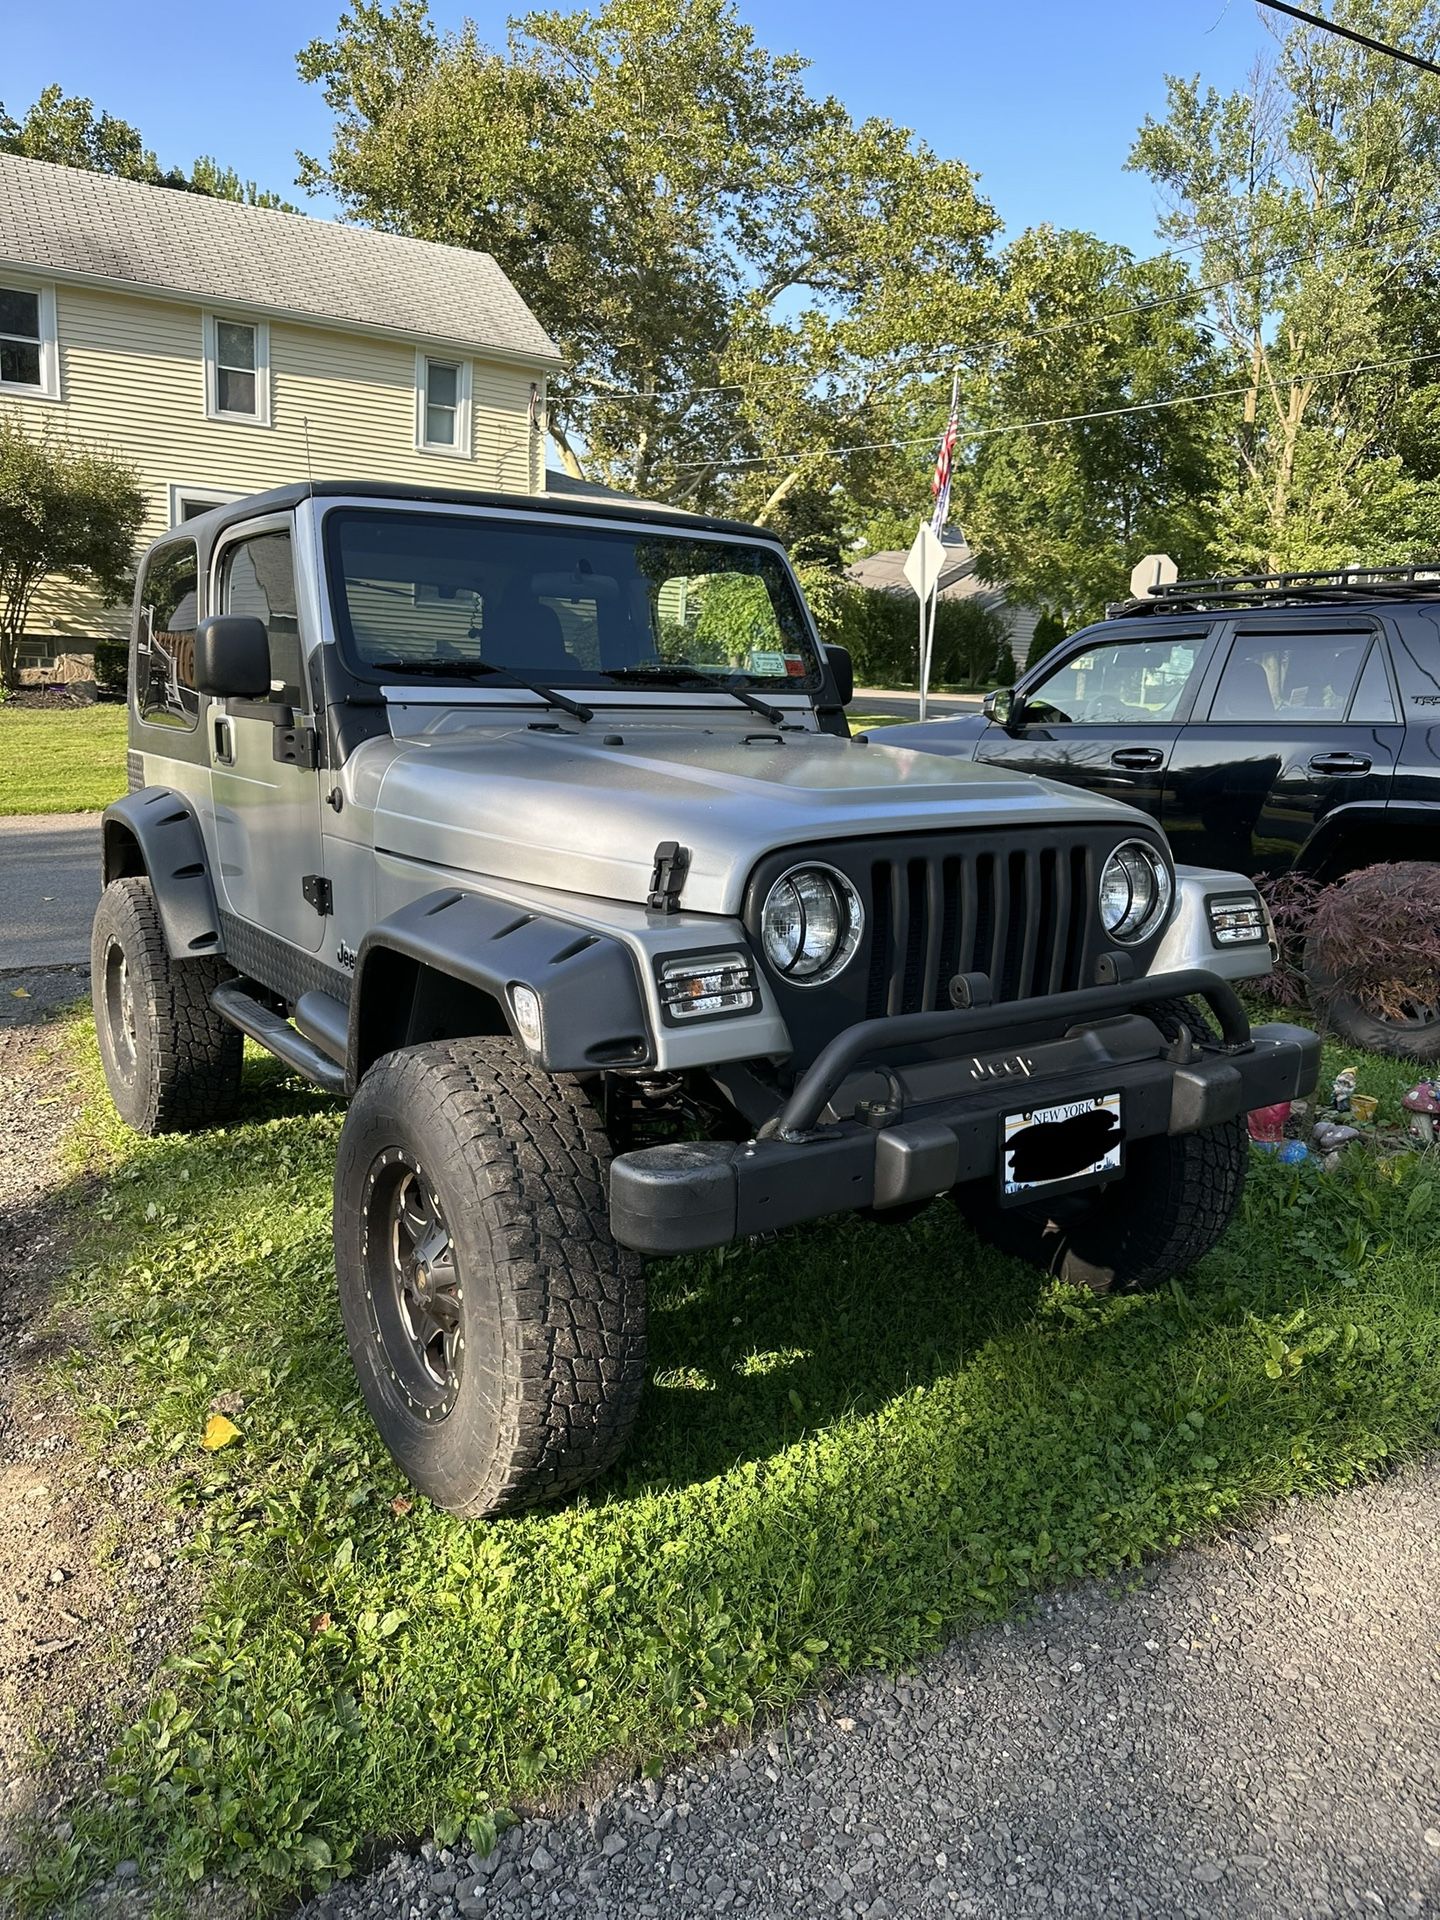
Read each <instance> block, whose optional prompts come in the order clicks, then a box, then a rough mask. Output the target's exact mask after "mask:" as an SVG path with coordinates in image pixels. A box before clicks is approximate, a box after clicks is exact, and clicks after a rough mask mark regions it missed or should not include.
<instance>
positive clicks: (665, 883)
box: [645, 840, 690, 913]
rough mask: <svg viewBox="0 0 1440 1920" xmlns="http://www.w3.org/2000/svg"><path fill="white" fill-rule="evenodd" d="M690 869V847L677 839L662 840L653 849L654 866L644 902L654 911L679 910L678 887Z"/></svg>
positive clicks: (676, 911)
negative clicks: (684, 845) (648, 890)
mask: <svg viewBox="0 0 1440 1920" xmlns="http://www.w3.org/2000/svg"><path fill="white" fill-rule="evenodd" d="M689 871H690V849H689V848H688V847H682V846H681V844H680V842H679V841H678V840H662V841H661V842H660V844H659V846H658V847H656V849H655V866H654V869H653V871H652V872H651V875H650V892H649V895H648V896H647V898H646V901H645V904H646V906H647V907H650V908H652V909H653V911H654V912H656V913H678V912H679V911H680V889H681V888H682V887H683V886H684V885H685V875H686V874H687V873H688V872H689Z"/></svg>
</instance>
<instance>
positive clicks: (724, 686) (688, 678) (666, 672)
mask: <svg viewBox="0 0 1440 1920" xmlns="http://www.w3.org/2000/svg"><path fill="white" fill-rule="evenodd" d="M606 671H607V674H608V676H609V678H610V679H612V680H627V681H629V683H630V684H631V685H632V686H636V687H643V686H645V685H647V684H648V685H650V686H656V687H666V686H671V687H679V686H691V687H708V688H709V689H710V691H711V692H712V693H728V694H729V695H730V698H731V699H732V700H738V701H739V702H740V704H741V706H742V707H749V708H750V710H751V712H752V713H758V714H762V715H763V716H764V717H765V719H767V720H768V721H769V722H770V724H771V726H772V727H784V726H789V725H790V724H791V723H790V722H789V721H788V720H787V719H786V717H785V715H784V713H783V712H782V711H781V709H780V708H779V707H772V706H771V705H770V704H769V703H768V702H767V701H764V700H762V699H760V698H759V696H758V695H756V694H753V693H746V692H745V690H744V688H743V687H732V686H731V685H730V683H729V681H728V680H720V679H718V678H717V677H716V676H715V675H714V674H711V673H702V672H701V671H700V669H699V668H698V667H610V668H607V669H606Z"/></svg>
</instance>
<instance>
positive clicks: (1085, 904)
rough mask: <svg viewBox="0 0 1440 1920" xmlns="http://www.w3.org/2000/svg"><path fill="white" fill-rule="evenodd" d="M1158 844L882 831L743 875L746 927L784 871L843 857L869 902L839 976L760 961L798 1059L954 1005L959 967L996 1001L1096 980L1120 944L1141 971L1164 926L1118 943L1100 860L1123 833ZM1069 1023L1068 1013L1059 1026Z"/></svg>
mask: <svg viewBox="0 0 1440 1920" xmlns="http://www.w3.org/2000/svg"><path fill="white" fill-rule="evenodd" d="M1129 839H1137V840H1138V839H1143V840H1148V841H1149V842H1150V843H1151V844H1152V845H1153V846H1155V847H1156V848H1157V849H1158V848H1160V847H1161V846H1162V845H1163V843H1162V842H1161V840H1160V836H1159V834H1158V833H1157V832H1155V831H1154V830H1153V829H1152V828H1150V827H1149V826H1148V824H1147V825H1144V826H1142V825H1140V824H1139V823H1138V822H1137V823H1136V825H1134V826H1131V827H1129V829H1128V831H1127V828H1126V823H1125V822H1123V821H1122V822H1118V823H1110V824H1103V823H1099V822H1096V821H1089V822H1085V821H1081V822H1077V823H1076V824H1074V825H1073V826H1072V825H1069V824H1068V823H1067V824H1065V825H1063V826H1062V825H1058V824H1056V823H1050V824H1048V825H1045V826H1034V827H1014V826H1007V827H990V828H983V827H981V828H975V829H972V830H971V831H970V832H968V833H908V834H886V835H884V836H883V837H879V836H877V837H875V838H872V839H869V840H838V841H836V840H832V841H822V842H819V843H817V844H815V845H812V846H799V847H797V846H791V847H786V848H783V849H777V851H775V852H774V853H770V854H767V855H766V856H765V857H764V859H762V860H761V861H760V862H759V863H758V865H757V866H756V868H755V870H754V872H753V873H752V874H751V876H750V884H749V886H748V888H747V889H746V896H745V925H746V928H747V930H748V931H749V934H750V938H751V942H752V944H753V946H754V949H755V951H756V953H757V954H760V953H762V951H763V950H762V948H761V944H760V937H759V936H760V910H761V907H762V905H763V904H764V900H765V895H766V893H767V892H768V890H769V889H770V887H772V886H773V885H774V883H775V881H776V880H777V879H778V878H779V877H780V875H781V874H782V873H784V872H785V871H786V870H787V869H788V868H790V867H794V866H802V865H804V864H806V863H807V862H809V861H812V860H814V861H819V862H821V863H822V864H824V865H827V866H832V867H838V868H839V869H840V871H841V872H842V873H844V874H846V875H848V877H849V878H850V879H851V880H852V881H853V882H854V884H855V887H856V889H857V891H858V892H859V894H860V898H861V900H862V901H863V902H864V906H865V933H864V937H863V938H862V940H861V943H860V948H859V951H858V952H857V953H856V955H855V958H854V959H853V960H852V961H851V963H850V964H849V966H847V967H846V968H845V969H844V971H843V972H842V973H840V974H838V975H837V976H836V978H835V979H834V980H830V981H827V982H826V983H825V984H824V985H823V986H819V987H808V988H807V987H803V986H796V985H795V984H794V982H793V981H787V980H783V979H781V978H780V977H779V976H778V975H776V974H775V973H774V972H773V970H772V969H770V968H769V967H768V966H765V963H764V961H763V959H762V961H761V964H762V966H765V972H766V975H767V978H768V979H769V983H770V988H771V991H772V992H773V993H774V995H775V999H776V1003H777V1005H778V1006H779V1008H780V1011H781V1013H782V1014H783V1015H784V1018H785V1023H786V1025H787V1027H788V1028H789V1031H790V1039H791V1043H792V1046H793V1049H794V1051H793V1053H792V1055H791V1060H790V1064H791V1066H793V1067H794V1068H797V1069H798V1068H800V1067H803V1066H804V1065H805V1064H806V1063H807V1062H808V1061H810V1060H813V1059H814V1057H815V1055H816V1054H817V1053H818V1052H819V1050H820V1048H821V1047H823V1046H824V1045H825V1043H826V1042H827V1041H828V1040H830V1039H833V1037H834V1036H835V1035H836V1034H837V1033H839V1032H841V1030H842V1029H843V1028H845V1027H848V1026H852V1025H853V1024H854V1023H855V1022H856V1021H857V1020H867V1019H875V1018H877V1017H879V1016H881V1015H884V1014H894V1013H923V1012H926V1011H929V1010H931V1009H934V1008H943V1007H948V1006H949V1005H950V994H949V987H950V981H951V980H952V979H953V977H954V976H955V975H956V974H957V973H983V974H986V975H988V976H989V979H990V982H991V985H992V987H993V989H994V993H995V997H996V999H997V1000H999V1001H1009V1000H1021V999H1026V998H1031V997H1033V996H1035V995H1038V994H1049V993H1069V992H1071V991H1073V990H1075V989H1077V988H1082V987H1091V986H1094V985H1095V978H1096V966H1097V963H1098V962H1099V960H1100V957H1101V955H1102V954H1105V953H1114V952H1119V951H1123V952H1124V953H1125V955H1126V957H1127V959H1128V960H1129V962H1130V964H1131V965H1132V966H1133V968H1134V970H1135V972H1136V973H1137V974H1142V973H1144V971H1145V969H1146V968H1147V967H1148V965H1149V964H1150V959H1151V956H1152V955H1153V953H1154V951H1155V947H1156V945H1157V944H1158V941H1159V938H1160V936H1159V932H1158V931H1157V932H1156V933H1154V934H1152V935H1151V936H1150V938H1149V939H1147V940H1144V941H1142V942H1141V943H1140V944H1139V945H1138V946H1132V947H1127V948H1124V949H1117V948H1116V946H1115V944H1114V942H1113V941H1111V940H1109V939H1107V937H1106V935H1105V931H1104V928H1103V927H1102V926H1101V924H1100V906H1099V901H1098V899H1097V897H1096V895H1097V889H1098V886H1099V881H1100V870H1101V868H1102V867H1103V866H1104V864H1105V861H1106V859H1107V858H1108V857H1109V854H1110V852H1111V850H1112V848H1114V847H1115V846H1116V845H1118V843H1119V842H1120V841H1121V840H1129ZM1062 1030H1063V1022H1062Z"/></svg>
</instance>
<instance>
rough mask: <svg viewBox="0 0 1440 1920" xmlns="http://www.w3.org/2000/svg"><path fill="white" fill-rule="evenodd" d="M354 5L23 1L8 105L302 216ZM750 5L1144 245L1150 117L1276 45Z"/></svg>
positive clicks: (1214, 28)
mask: <svg viewBox="0 0 1440 1920" xmlns="http://www.w3.org/2000/svg"><path fill="white" fill-rule="evenodd" d="M340 4H341V0H247V4H246V5H245V6H244V7H243V8H242V9H239V10H238V11H237V10H236V9H234V8H209V7H181V6H177V5H175V4H174V0H165V4H156V3H155V0H128V3H127V4H126V5H125V6H123V7H121V6H117V5H115V3H114V0H60V4H58V5H54V6H51V7H26V8H16V9H14V11H13V13H12V14H11V17H10V18H9V19H8V20H7V23H6V29H5V56H4V62H3V67H0V99H3V100H4V103H5V105H6V107H7V108H8V109H9V110H10V111H11V112H14V111H15V110H16V109H17V108H18V107H20V106H22V105H26V104H28V103H29V101H30V100H31V99H32V98H33V97H34V95H35V94H36V93H37V92H38V91H39V90H40V88H41V87H42V86H44V85H45V84H46V83H47V82H49V81H52V80H55V81H59V82H60V84H61V85H62V86H63V87H64V88H65V90H66V91H67V92H68V93H83V94H88V95H89V96H90V97H91V98H92V99H93V100H94V101H95V102H96V105H97V106H103V107H106V108H108V109H109V110H110V111H111V112H112V113H117V114H119V115H121V116H122V117H123V118H125V119H128V120H132V121H134V122H135V124H136V125H137V126H139V127H140V129H141V131H142V132H143V134H144V135H145V137H146V139H147V141H148V142H149V144H150V145H151V146H153V147H154V148H155V149H156V151H157V152H158V154H159V156H160V158H161V160H162V161H164V162H166V163H174V162H177V161H179V162H182V163H186V164H188V163H189V161H190V160H192V159H193V158H194V156H195V155H196V154H197V153H213V154H214V155H215V156H216V157H217V158H218V159H219V160H221V161H222V162H226V163H228V164H230V165H233V166H235V167H236V168H238V169H239V171H240V172H241V173H242V174H243V175H245V176H247V177H250V178H254V179H256V180H258V181H260V182H261V183H262V184H263V185H267V186H271V187H273V188H275V189H277V190H278V191H281V192H284V193H286V194H287V196H288V197H289V198H291V199H293V200H296V201H297V203H300V204H304V203H303V202H301V201H300V196H299V195H298V193H297V192H296V191H295V190H294V189H293V187H292V185H291V182H292V181H293V178H294V159H293V155H294V151H295V149H296V148H297V147H300V148H304V149H307V150H309V151H316V150H319V151H323V150H324V148H325V146H326V144H327V132H328V115H327V113H326V111H325V106H324V103H323V101H322V100H321V99H320V98H319V95H318V93H317V92H316V91H315V90H314V89H312V88H309V87H305V86H302V85H301V83H300V82H299V80H298V79H297V78H296V77H295V64H294V55H295V52H296V50H297V48H298V47H300V46H301V45H302V44H303V43H304V42H305V41H306V40H308V39H310V38H311V37H313V36H315V35H317V34H321V35H323V34H328V33H330V32H331V31H333V29H334V26H335V22H336V19H337V17H338V15H339V12H340ZM432 10H433V12H434V14H435V17H436V18H437V19H438V20H439V21H441V22H442V23H443V24H453V23H455V22H457V21H458V20H459V19H460V18H461V17H462V16H463V15H464V14H465V13H467V12H468V13H470V14H471V15H472V16H473V17H474V18H475V19H476V20H477V21H478V22H479V24H480V27H481V30H482V32H483V33H484V34H485V36H486V37H487V38H489V39H493V40H497V41H498V40H499V39H501V38H502V37H503V32H504V21H505V16H506V12H507V11H508V9H506V8H504V7H502V6H497V5H492V4H489V0H476V4H472V5H471V6H469V7H466V6H465V5H463V4H451V0H432ZM742 11H743V12H744V14H745V16H746V17H747V18H748V19H749V20H750V21H751V22H752V24H753V25H754V27H755V29H756V31H757V33H758V34H759V36H760V38H761V40H762V41H763V42H764V43H765V44H767V45H768V46H770V47H771V48H773V49H775V50H784V51H796V52H799V53H802V54H805V55H807V56H808V57H809V59H810V60H811V62H812V82H813V84H814V86H815V88H816V89H817V90H823V91H826V92H833V93H836V94H838V95H839V96H840V97H841V99H843V100H844V101H845V102H846V104H847V105H848V106H849V107H850V108H851V110H852V111H853V112H854V113H856V114H860V115H864V114H871V113H874V114H884V115H888V116H889V117H890V118H892V119H895V120H899V121H901V122H903V123H905V124H907V125H910V126H913V127H914V128H916V129H917V130H918V131H919V132H920V133H922V134H923V135H924V136H925V137H926V138H927V139H928V140H929V141H930V142H931V143H932V145H934V146H935V147H937V148H938V149H939V150H941V151H942V152H946V153H950V154H953V155H956V156H957V157H959V158H960V159H963V160H966V161H968V162H969V163H970V165H971V166H973V167H975V168H976V169H977V170H978V171H979V172H980V174H981V176H982V190H983V191H984V192H985V193H986V194H987V196H988V197H989V198H990V199H991V200H992V201H993V202H994V204H995V205H996V207H997V208H998V210H999V212H1000V215H1001V217H1002V219H1003V220H1004V221H1005V222H1006V224H1007V226H1008V227H1010V228H1011V229H1013V230H1018V229H1019V228H1022V227H1024V226H1026V225H1029V224H1031V223H1032V222H1035V221H1039V220H1050V221H1052V222H1054V223H1055V224H1057V225H1066V226H1078V227H1088V228H1090V229H1092V230H1093V231H1095V232H1098V233H1100V234H1102V235H1104V236H1105V237H1106V238H1108V239H1114V240H1120V241H1123V242H1125V243H1126V244H1128V245H1131V246H1134V247H1136V248H1141V249H1143V248H1145V247H1147V246H1149V245H1150V244H1151V243H1152V237H1153V211H1154V210H1153V204H1152V197H1151V192H1150V187H1149V184H1148V182H1146V181H1145V180H1143V179H1139V178H1136V177H1135V176H1133V175H1130V174H1126V173H1125V172H1124V171H1123V170H1122V169H1123V165H1124V160H1125V155H1126V153H1127V151H1128V149H1129V145H1130V141H1131V139H1132V137H1133V135H1134V132H1135V129H1136V127H1137V126H1138V125H1139V123H1140V121H1141V119H1142V118H1143V116H1144V115H1145V113H1146V112H1149V111H1157V110H1158V109H1159V108H1160V107H1161V106H1162V104H1163V100H1164V82H1163V76H1164V74H1165V73H1166V72H1167V71H1168V72H1178V73H1184V74H1192V73H1201V74H1203V75H1204V76H1205V77H1206V78H1207V79H1208V80H1211V81H1213V82H1214V83H1215V84H1216V85H1219V86H1222V87H1229V86H1234V85H1237V84H1239V83H1240V82H1241V81H1243V79H1244V77H1245V75H1246V73H1247V72H1248V70H1249V67H1250V65H1251V63H1252V61H1253V60H1254V58H1255V56H1256V54H1257V53H1258V52H1259V51H1261V49H1263V48H1266V47H1269V46H1270V45H1271V44H1272V42H1271V39H1270V36H1269V34H1268V32H1267V29H1266V28H1265V27H1264V26H1263V25H1262V24H1261V21H1260V19H1259V17H1258V14H1257V10H1256V8H1255V7H1254V5H1253V4H1251V0H1228V4H1227V0H1029V4H1020V3H1017V0H946V3H945V4H942V3H941V0H910V4H909V5H908V6H906V7H903V8H894V7H884V6H882V7H878V8H877V7H875V6H873V5H862V4H861V3H860V0H785V3H784V4H782V0H742ZM1272 17H1273V16H1272ZM307 210H312V211H315V212H324V211H327V209H326V208H325V207H324V206H323V205H316V206H314V207H313V208H310V209H307Z"/></svg>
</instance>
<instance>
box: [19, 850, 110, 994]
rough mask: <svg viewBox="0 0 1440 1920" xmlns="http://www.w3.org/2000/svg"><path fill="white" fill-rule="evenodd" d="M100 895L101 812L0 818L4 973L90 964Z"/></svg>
mask: <svg viewBox="0 0 1440 1920" xmlns="http://www.w3.org/2000/svg"><path fill="white" fill-rule="evenodd" d="M99 898H100V816H99V814H98V813H32V814H20V815H16V816H14V817H12V818H9V819H0V973H3V972H6V971H7V970H8V969H10V968H12V967H65V966H76V965H80V966H83V965H84V964H85V963H86V962H87V961H88V960H89V958H90V916H91V915H92V914H93V913H94V911H95V902H96V901H97V900H98V899H99Z"/></svg>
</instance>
